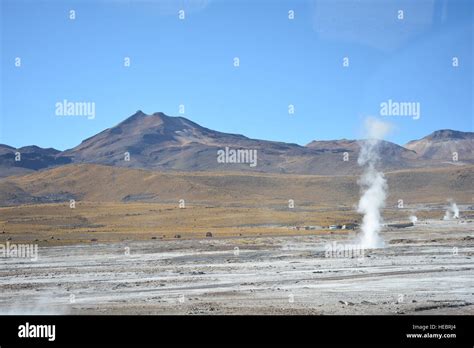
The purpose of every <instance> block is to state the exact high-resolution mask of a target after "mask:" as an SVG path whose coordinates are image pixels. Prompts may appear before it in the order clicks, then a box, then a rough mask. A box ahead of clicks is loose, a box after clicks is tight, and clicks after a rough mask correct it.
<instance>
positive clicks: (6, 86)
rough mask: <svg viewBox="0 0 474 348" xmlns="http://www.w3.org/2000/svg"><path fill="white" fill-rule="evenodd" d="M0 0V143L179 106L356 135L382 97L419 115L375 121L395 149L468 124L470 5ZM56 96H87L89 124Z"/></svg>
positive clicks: (45, 139)
mask: <svg viewBox="0 0 474 348" xmlns="http://www.w3.org/2000/svg"><path fill="white" fill-rule="evenodd" d="M0 2H1V14H0V16H1V18H0V22H1V30H2V32H1V35H2V37H1V69H2V70H1V73H2V75H1V82H2V84H1V87H2V90H1V102H2V105H1V108H0V112H1V114H0V116H1V118H0V121H1V122H0V126H1V127H0V143H5V144H8V145H12V146H15V147H20V146H25V145H30V144H35V145H39V146H42V147H55V148H58V149H61V150H62V149H66V148H70V147H73V146H75V145H77V144H79V143H80V142H81V141H82V140H83V139H85V138H87V137H89V136H92V135H94V134H96V133H98V132H99V131H101V130H103V129H105V128H108V127H112V126H114V125H116V124H117V123H119V122H120V121H122V120H123V119H125V118H126V117H128V116H129V115H131V114H133V113H134V112H135V111H136V110H139V109H140V110H143V111H144V112H146V113H153V112H156V111H162V112H165V113H166V114H168V115H178V106H179V104H184V105H185V108H186V110H185V115H184V116H185V117H187V118H189V119H191V120H193V121H195V122H197V123H199V124H201V125H203V126H205V127H208V128H211V129H215V130H219V131H223V132H231V133H239V134H244V135H246V136H249V137H252V138H260V139H268V140H279V141H285V142H293V143H298V144H301V145H304V144H306V143H308V142H310V141H311V140H314V139H340V138H358V137H359V136H360V134H361V133H360V132H361V124H362V120H363V119H364V118H365V117H366V116H367V115H375V116H377V115H379V111H380V103H381V102H383V101H386V100H388V99H392V100H394V101H412V102H419V103H420V105H421V117H420V119H419V120H416V121H415V120H413V119H412V118H411V117H400V116H398V117H397V116H385V117H382V116H378V117H381V118H384V119H387V120H388V121H390V122H392V123H393V124H394V125H395V126H396V130H395V131H394V132H393V133H392V134H391V135H390V137H389V140H392V141H394V142H397V143H399V144H403V143H405V142H407V141H408V140H411V139H416V138H420V137H422V136H425V135H427V134H428V133H431V132H432V131H434V130H437V129H443V128H451V129H456V130H463V131H472V130H473V117H474V115H473V114H474V108H473V70H472V63H473V3H474V1H471V0H449V1H444V0H439V1H438V0H433V1H431V0H406V1H403V0H402V1H383V0H377V1H375V0H374V1H357V2H356V1H341V0H327V1H326V0H324V1H318V0H315V1H302V0H301V1H283V0H280V1H276V0H275V1H270V0H252V1H251V0H225V1H224V0H220V1H219V0H210V1H205V0H196V1H191V0H187V1H186V0H182V1H171V0H166V1H159V0H137V1H127V0H96V1H92V0H81V1H60V0H48V1H44V0H0ZM181 8H182V9H184V10H185V11H186V19H185V20H184V21H183V20H180V19H179V18H178V10H179V9H181ZM71 9H73V10H75V11H76V19H75V20H70V19H69V10H71ZM400 9H402V10H403V11H404V19H403V20H400V19H398V18H397V16H398V10H400ZM289 10H294V11H295V19H294V20H289V19H288V11H289ZM126 56H128V57H130V58H131V66H130V67H129V68H126V67H124V66H123V59H124V57H126ZM454 56H455V57H458V58H459V67H457V68H453V67H452V57H454ZM15 57H21V59H22V66H21V67H20V68H17V67H15V64H14V63H15ZM234 57H239V58H240V63H241V65H240V67H239V68H235V67H234V66H233V58H234ZM343 57H349V64H350V65H349V67H347V68H344V67H343V65H342V63H343ZM63 99H67V100H70V101H89V102H95V103H96V117H95V119H93V120H88V119H87V118H86V117H58V116H56V115H55V103H56V102H58V101H62V100H63ZM289 104H294V105H295V111H296V112H295V114H294V115H292V116H290V115H288V105H289Z"/></svg>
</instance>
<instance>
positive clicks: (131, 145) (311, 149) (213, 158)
mask: <svg viewBox="0 0 474 348" xmlns="http://www.w3.org/2000/svg"><path fill="white" fill-rule="evenodd" d="M363 141H364V140H346V139H342V140H330V141H312V142H310V143H309V144H307V145H306V146H301V145H297V144H291V143H284V142H275V141H266V140H259V139H250V138H248V137H246V136H244V135H239V134H229V133H222V132H218V131H214V130H211V129H208V128H205V127H202V126H200V125H198V124H196V123H194V122H192V121H190V120H188V119H186V118H184V117H172V116H167V115H165V114H164V113H160V112H158V113H154V114H151V115H147V114H145V113H143V112H142V111H137V112H136V113H135V114H133V115H132V116H130V117H128V118H127V119H126V120H124V121H123V122H121V123H119V124H118V125H116V126H114V127H112V128H108V129H106V130H104V131H102V132H100V133H98V134H96V135H94V136H92V137H90V138H88V139H85V140H84V141H82V143H81V144H79V145H78V146H76V147H74V148H72V149H68V150H65V151H59V150H55V149H52V148H47V149H45V148H40V147H38V146H25V147H22V148H19V149H16V148H13V147H11V146H8V145H1V144H0V177H5V176H11V175H18V174H26V173H30V172H34V171H38V170H42V169H45V168H52V167H58V166H62V165H66V164H79V163H89V164H101V165H107V166H118V167H128V168H135V169H147V170H159V171H169V170H173V171H186V172H187V171H211V172H223V171H224V172H225V171H244V172H246V171H252V172H262V173H285V174H320V175H347V174H354V173H357V172H359V171H360V168H359V166H358V165H357V157H358V153H359V150H360V143H361V142H363ZM226 147H227V148H230V149H234V150H238V149H249V150H256V151H257V157H258V164H257V165H256V166H254V167H253V166H250V165H249V164H248V163H219V162H218V160H217V151H219V150H223V149H225V148H226ZM18 153H20V155H21V160H20V161H15V156H18ZM379 153H380V162H379V166H380V168H381V169H383V170H386V171H390V170H398V169H409V168H426V167H443V166H452V165H460V164H473V163H474V133H473V132H461V131H455V130H439V131H436V132H434V133H432V134H429V135H427V136H426V137H424V138H422V139H419V140H413V141H410V142H408V143H407V144H405V145H404V146H400V145H397V144H394V143H391V142H388V141H380V143H379ZM453 153H456V154H457V158H456V160H457V161H456V160H453Z"/></svg>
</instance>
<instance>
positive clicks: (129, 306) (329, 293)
mask: <svg viewBox="0 0 474 348" xmlns="http://www.w3.org/2000/svg"><path fill="white" fill-rule="evenodd" d="M118 206H119V205H106V206H102V207H101V208H98V207H97V206H94V205H93V204H92V203H90V204H85V205H83V206H82V208H81V207H80V206H78V207H77V208H76V209H78V210H76V212H77V211H79V209H82V214H83V215H86V216H87V217H88V218H87V223H88V224H90V225H91V226H87V227H84V226H79V224H80V221H81V219H79V217H78V218H77V219H76V220H77V222H75V223H76V224H78V226H77V228H73V227H72V226H70V227H69V229H68V231H69V232H68V233H62V234H55V233H54V232H52V231H51V230H50V228H51V226H53V225H54V224H58V223H63V224H64V223H66V221H62V222H59V221H60V220H59V219H60V218H59V217H60V216H63V212H62V211H61V209H62V208H61V207H59V206H56V205H46V206H24V207H15V208H4V209H5V211H4V213H5V214H4V215H2V216H4V217H6V218H8V219H9V221H10V223H13V222H12V221H14V223H16V224H17V227H18V226H26V225H27V224H29V223H31V221H30V220H31V219H34V220H35V223H36V226H37V227H38V229H37V232H36V233H31V234H28V233H18V230H19V229H18V230H17V232H16V233H15V232H11V233H9V234H8V235H9V236H11V237H9V238H11V242H12V243H13V242H15V241H16V242H18V243H20V241H21V242H23V243H26V242H29V241H32V238H35V239H38V242H37V243H38V244H39V245H40V247H39V250H38V260H37V261H31V260H29V259H20V258H10V259H3V260H2V267H1V270H0V311H1V312H2V313H8V314H46V313H51V314H101V313H102V314H467V313H472V312H473V310H474V281H473V278H472V274H473V271H474V263H473V257H474V238H473V230H474V222H473V219H472V212H471V211H470V210H466V209H468V208H469V206H464V207H462V209H464V210H461V217H462V218H461V219H459V220H451V221H443V220H441V218H440V216H441V217H442V214H443V211H442V210H441V209H440V207H438V208H436V207H427V206H425V207H423V211H421V210H420V211H419V212H417V216H418V217H419V221H418V222H417V223H416V224H415V226H413V227H408V228H402V229H396V228H389V227H386V228H385V230H384V232H383V237H384V239H385V242H386V247H385V248H383V249H374V250H365V251H364V254H363V256H362V257H360V255H358V256H357V257H338V256H337V255H336V256H334V255H332V256H331V255H329V257H328V255H327V253H326V251H327V246H328V245H330V244H331V243H334V242H336V243H338V244H340V245H344V244H348V243H352V242H353V240H354V238H355V235H356V233H357V232H356V231H344V230H335V231H332V230H328V229H327V228H322V229H320V230H295V229H292V228H290V227H289V226H290V225H291V223H289V221H288V218H287V216H288V215H285V214H288V213H287V212H285V213H280V212H278V211H273V210H271V211H269V212H268V214H267V215H268V221H267V220H265V221H262V220H261V219H262V216H265V214H258V213H259V211H258V210H257V211H256V212H255V217H254V218H253V219H252V218H250V220H247V223H246V220H245V219H244V218H243V216H247V218H249V215H248V213H246V212H245V213H243V212H242V211H241V210H240V209H235V210H232V211H233V213H231V211H227V214H222V213H223V212H222V211H220V210H219V209H217V208H215V210H214V209H211V208H206V207H200V208H193V209H189V210H188V208H186V209H183V210H180V209H176V208H166V207H162V206H160V205H156V204H131V205H126V209H127V211H128V213H127V214H128V220H123V219H122V220H121V219H118V218H117V219H116V221H117V226H116V230H115V231H114V233H111V232H106V228H103V227H100V226H101V224H103V222H104V221H103V220H104V219H109V220H108V221H114V219H115V218H114V216H113V214H114V213H117V214H118V212H119V211H120V214H122V213H123V212H122V211H121V210H120V209H125V208H123V207H121V208H120V209H119V208H118ZM68 209H69V208H68ZM184 210H185V211H186V212H184ZM12 211H15V217H16V220H12V217H11V215H8V214H13V213H12ZM206 211H209V212H210V213H207V214H206V213H205V212H206ZM107 212H108V213H107ZM146 212H148V213H146ZM260 213H262V212H260ZM71 214H72V213H71ZM75 214H76V213H75ZM161 214H168V215H169V216H168V218H167V219H164V220H165V221H170V222H171V221H176V222H177V223H178V227H177V228H176V229H175V230H173V232H171V230H170V227H169V226H167V224H166V222H164V223H163V226H161V228H159V229H156V228H155V229H151V228H150V229H148V230H147V229H142V232H141V233H137V232H136V231H133V229H129V227H126V226H125V225H127V226H128V224H130V225H133V223H134V221H137V223H138V221H140V224H141V225H140V226H144V225H146V223H147V222H148V221H151V220H152V217H153V216H161ZM180 214H181V215H180ZM204 214H206V215H204ZM241 214H244V215H241ZM295 215H296V217H297V218H296V217H295V220H294V221H292V222H293V223H294V222H296V221H298V222H301V223H302V224H310V223H311V224H317V223H319V224H321V225H323V224H324V223H333V222H335V221H336V220H337V219H338V218H339V217H340V216H339V215H341V216H344V218H346V219H349V218H357V216H356V215H354V216H352V215H351V214H350V213H349V214H348V215H347V212H345V213H344V211H340V212H337V213H332V214H329V213H327V212H326V213H323V212H320V213H318V212H317V210H314V211H310V212H307V211H302V212H299V213H295ZM385 215H386V216H392V219H393V220H394V221H401V220H399V219H398V220H397V218H396V215H400V212H398V213H397V211H395V210H394V211H390V210H387V211H386V214H385ZM402 215H403V214H402ZM405 215H406V214H405ZM194 216H196V217H197V216H201V217H203V216H205V219H202V218H201V219H200V221H201V223H202V221H213V223H214V225H219V224H220V225H219V226H220V228H219V227H215V229H214V230H212V234H213V236H212V237H205V231H207V230H208V229H209V228H208V229H206V228H204V227H202V228H188V229H186V228H185V226H189V225H188V223H189V221H187V220H186V219H191V220H192V219H194ZM220 216H225V218H223V217H220ZM284 216H286V220H285V218H284ZM433 216H438V218H436V219H435V218H433ZM463 217H464V218H463ZM466 217H467V218H466ZM135 219H136V220H135ZM213 219H214V220H213ZM230 220H232V221H234V223H233V224H231V223H230V222H229V221H230ZM71 221H73V220H71V219H69V220H68V223H69V224H73V223H72V222H71ZM74 221H75V220H74ZM84 221H85V220H84ZM119 221H122V223H120V222H119ZM123 221H127V223H124V222H123ZM235 221H240V222H241V223H240V224H237V226H238V227H235V226H236V224H235ZM270 221H272V222H273V223H274V224H275V223H277V222H278V221H280V222H281V223H282V224H281V226H275V225H268V226H264V223H268V222H270ZM53 222H54V223H53ZM179 222H181V223H182V226H180V225H179ZM257 222H258V223H257ZM22 224H23V225H22ZM110 224H111V223H108V225H110ZM121 224H122V225H121ZM123 224H125V225H123ZM227 225H228V226H229V227H227V228H226V226H227ZM42 226H43V227H42ZM232 226H234V227H232ZM87 228H88V229H95V230H94V232H93V233H92V232H87ZM101 228H102V229H101ZM109 228H110V227H109ZM140 228H141V227H140ZM84 229H86V230H84ZM166 231H167V232H166ZM187 231H189V232H187ZM176 234H180V236H181V237H180V238H175V235H176ZM92 235H94V236H95V237H96V238H95V239H97V242H95V241H93V242H91V236H92ZM132 237H133V241H132ZM152 238H153V239H152ZM155 238H156V239H155ZM35 239H33V241H34V240H35ZM92 239H94V238H92Z"/></svg>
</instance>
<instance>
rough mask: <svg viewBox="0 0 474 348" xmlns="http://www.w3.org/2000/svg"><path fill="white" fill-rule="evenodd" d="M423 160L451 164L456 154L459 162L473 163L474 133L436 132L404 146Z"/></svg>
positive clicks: (446, 130) (445, 130) (448, 130)
mask: <svg viewBox="0 0 474 348" xmlns="http://www.w3.org/2000/svg"><path fill="white" fill-rule="evenodd" d="M405 147H406V148H407V149H410V150H413V151H415V152H416V153H417V155H418V156H419V157H420V158H422V159H425V160H440V161H446V162H453V153H457V156H458V161H459V162H467V163H473V162H474V133H472V132H459V131H454V130H450V129H444V130H439V131H436V132H434V133H432V134H430V135H428V136H426V137H424V138H422V139H419V140H413V141H410V142H409V143H407V144H406V145H405Z"/></svg>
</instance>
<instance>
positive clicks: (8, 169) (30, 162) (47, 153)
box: [0, 144, 71, 177]
mask: <svg viewBox="0 0 474 348" xmlns="http://www.w3.org/2000/svg"><path fill="white" fill-rule="evenodd" d="M17 152H18V153H20V157H19V159H20V160H19V161H16V160H15V157H16V153H17ZM68 163H71V159H70V158H67V157H64V156H62V155H61V152H60V151H59V150H56V149H53V148H48V149H44V148H41V147H39V146H35V145H31V146H24V147H21V148H18V149H16V148H14V147H11V146H8V145H4V144H0V177H4V176H8V175H19V174H25V173H29V172H32V171H36V170H39V169H43V168H48V167H53V166H58V165H64V164H68Z"/></svg>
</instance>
